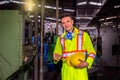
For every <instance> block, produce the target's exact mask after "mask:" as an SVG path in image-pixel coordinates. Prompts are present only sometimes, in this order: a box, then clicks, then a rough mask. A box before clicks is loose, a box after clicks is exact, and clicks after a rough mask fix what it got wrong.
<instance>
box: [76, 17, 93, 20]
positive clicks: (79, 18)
mask: <svg viewBox="0 0 120 80" xmlns="http://www.w3.org/2000/svg"><path fill="white" fill-rule="evenodd" d="M76 19H90V20H91V19H93V17H76Z"/></svg>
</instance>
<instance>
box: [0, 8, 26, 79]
mask: <svg viewBox="0 0 120 80" xmlns="http://www.w3.org/2000/svg"><path fill="white" fill-rule="evenodd" d="M22 17H23V16H22V15H21V14H20V12H19V10H0V80H7V78H8V77H9V76H11V75H12V74H13V73H15V72H16V71H17V70H19V68H20V67H21V66H22V65H23V63H22V25H23V24H22V21H23V18H22ZM21 80H24V79H21Z"/></svg>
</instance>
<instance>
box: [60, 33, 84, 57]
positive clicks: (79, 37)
mask: <svg viewBox="0 0 120 80" xmlns="http://www.w3.org/2000/svg"><path fill="white" fill-rule="evenodd" d="M83 33H84V32H83V31H79V34H78V35H77V39H76V40H77V41H76V42H77V49H76V50H74V51H69V52H66V51H65V47H66V46H65V38H61V37H60V43H61V45H62V49H63V51H62V58H66V57H69V56H70V55H72V54H75V53H76V52H83V53H84V54H85V56H86V51H85V50H82V42H83Z"/></svg>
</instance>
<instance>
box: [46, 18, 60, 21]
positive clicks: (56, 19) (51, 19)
mask: <svg viewBox="0 0 120 80" xmlns="http://www.w3.org/2000/svg"><path fill="white" fill-rule="evenodd" d="M46 19H49V20H54V21H56V20H57V19H56V18H52V17H46ZM58 21H60V19H58Z"/></svg>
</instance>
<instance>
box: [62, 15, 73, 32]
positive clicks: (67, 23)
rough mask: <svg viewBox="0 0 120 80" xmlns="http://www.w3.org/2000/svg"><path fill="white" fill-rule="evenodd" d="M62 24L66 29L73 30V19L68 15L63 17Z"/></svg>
mask: <svg viewBox="0 0 120 80" xmlns="http://www.w3.org/2000/svg"><path fill="white" fill-rule="evenodd" d="M61 22H62V25H63V27H64V29H65V30H66V31H72V30H73V24H74V22H73V20H72V19H71V18H70V17H69V16H68V17H64V18H62V19H61Z"/></svg>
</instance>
